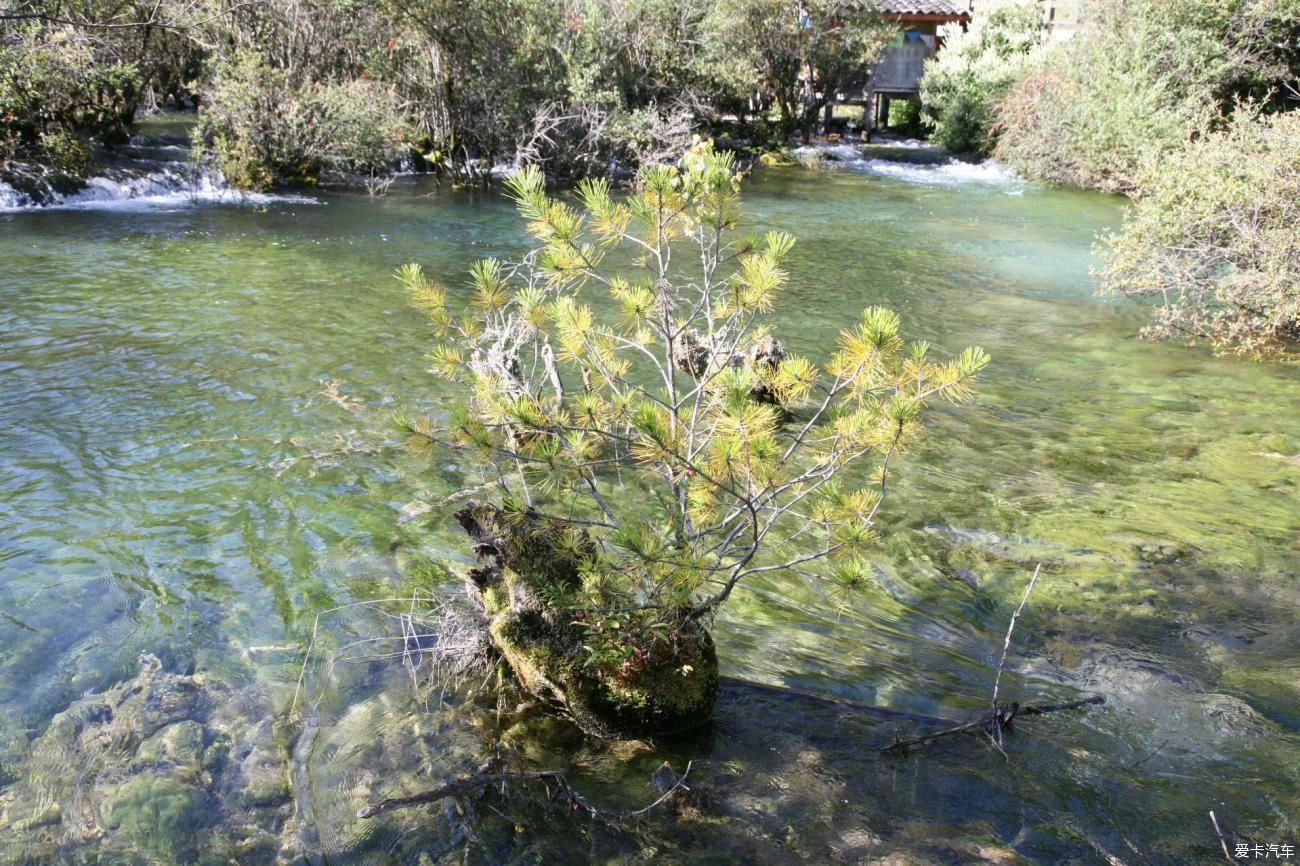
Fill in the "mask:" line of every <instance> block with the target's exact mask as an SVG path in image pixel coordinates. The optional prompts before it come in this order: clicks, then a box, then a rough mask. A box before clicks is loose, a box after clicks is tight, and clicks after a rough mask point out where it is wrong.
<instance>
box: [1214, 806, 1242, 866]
mask: <svg viewBox="0 0 1300 866" xmlns="http://www.w3.org/2000/svg"><path fill="white" fill-rule="evenodd" d="M1210 823H1211V824H1213V825H1214V832H1215V833H1217V834H1218V836H1219V845H1220V846H1222V847H1223V856H1224V857H1225V858H1227V861H1228V862H1229V863H1236V862H1237V861H1236V860H1233V859H1232V854H1230V853H1229V852H1228V841H1227V840H1226V839H1224V838H1223V831H1222V830H1220V829H1219V819H1218V818H1216V817H1214V810H1213V809H1211V810H1210Z"/></svg>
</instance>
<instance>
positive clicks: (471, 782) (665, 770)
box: [357, 761, 694, 821]
mask: <svg viewBox="0 0 1300 866" xmlns="http://www.w3.org/2000/svg"><path fill="white" fill-rule="evenodd" d="M693 763H694V762H693V761H687V762H686V772H684V773H682V774H681V775H680V776H678V775H677V774H676V773H675V772H673V770H672V768H671V767H669V766H668V764H667V762H665V763H664V764H663V765H661V766H660V767H659V769H658V770H656V771H655V772H654V773H653V774H652V775H651V784H653V785H654V787H655V790H657V791H662V793H661V794H660V796H659V799H657V800H655V801H654V802H653V803H651V804H650V805H648V806H643V807H641V808H640V809H636V810H634V811H631V812H609V811H606V810H604V809H600V808H597V807H596V806H594V805H592V804H591V802H590V801H589V800H587V798H585V797H583V796H582V795H581V794H579V793H578V791H577V790H576V789H575V788H574V787H573V785H571V784H570V783H569V780H568V779H567V778H566V777H565V775H564V774H563V773H561V772H560V771H559V770H532V771H521V772H507V773H492V772H487V771H486V769H480V771H479V772H477V773H474V774H473V775H470V776H462V777H461V778H459V779H453V780H451V781H450V782H447V783H446V784H443V785H439V786H438V787H436V788H434V789H433V790H430V791H423V792H421V793H419V794H411V795H410V796H408V797H390V798H389V799H387V800H380V801H379V802H378V803H370V804H368V805H366V806H363V807H361V808H360V809H358V810H357V817H358V818H372V817H374V816H375V815H378V814H379V813H380V812H387V811H389V810H391V809H402V808H405V807H407V806H419V805H421V804H423V803H436V802H437V801H439V800H445V799H446V798H448V797H464V796H466V795H468V794H473V793H476V792H478V791H481V790H483V789H484V788H487V787H490V786H492V785H506V784H509V783H511V782H538V781H541V782H550V783H551V784H553V785H555V791H554V792H553V793H552V794H551V797H552V799H554V798H555V797H556V796H559V795H561V794H562V795H563V796H564V797H565V799H567V800H568V801H569V803H570V804H572V805H573V806H574V808H576V809H578V810H580V811H583V812H586V813H587V814H588V815H590V816H591V817H593V818H600V819H602V820H605V821H619V820H626V819H628V818H636V817H639V816H641V815H644V814H645V813H647V812H649V811H650V810H651V809H653V808H655V807H656V806H658V805H659V804H660V803H663V802H664V801H665V800H667V799H668V798H669V797H671V796H672V795H673V794H674V793H676V792H677V791H678V790H679V789H680V790H684V791H689V790H690V789H689V788H687V787H686V777H687V776H689V775H690V773H691V766H692V764H693ZM484 766H485V768H486V767H487V766H489V765H484Z"/></svg>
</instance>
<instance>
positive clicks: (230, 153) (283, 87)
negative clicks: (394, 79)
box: [194, 54, 407, 189]
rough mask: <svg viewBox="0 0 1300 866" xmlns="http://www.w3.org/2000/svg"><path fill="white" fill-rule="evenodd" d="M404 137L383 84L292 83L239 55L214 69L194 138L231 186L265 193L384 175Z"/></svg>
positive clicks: (284, 74)
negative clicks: (280, 186) (350, 177)
mask: <svg viewBox="0 0 1300 866" xmlns="http://www.w3.org/2000/svg"><path fill="white" fill-rule="evenodd" d="M406 130H407V125H406V120H405V117H404V115H403V112H402V108H401V106H400V105H399V103H398V101H397V98H396V96H395V95H394V94H393V92H392V91H391V90H390V89H389V88H387V87H385V86H383V85H380V84H377V83H375V82H372V81H369V80H366V79H353V80H350V81H344V82H340V83H334V82H315V81H303V82H298V81H295V79H294V76H292V75H291V74H290V73H289V72H287V71H285V70H283V69H277V68H275V67H273V66H271V65H269V64H267V63H266V62H265V61H263V60H262V59H260V58H259V57H257V56H255V55H252V54H242V55H238V56H237V57H236V58H235V59H234V60H232V61H231V62H229V63H222V64H220V65H219V66H218V67H217V70H216V72H215V74H214V76H213V81H212V83H211V84H210V85H209V87H208V88H207V89H206V90H205V91H204V94H203V104H202V110H201V111H200V113H199V119H198V123H197V125H196V127H195V132H194V135H195V138H196V142H197V143H198V144H199V146H200V149H209V148H210V149H211V151H212V152H213V154H214V155H215V156H216V159H217V163H218V165H219V167H220V168H221V170H222V172H223V173H224V174H225V175H226V179H227V181H228V182H229V183H230V184H231V185H232V186H235V187H238V188H241V189H265V188H267V187H270V186H272V185H274V184H277V183H288V184H315V183H319V182H320V181H322V180H324V181H336V180H341V179H344V178H346V177H347V176H348V175H369V174H374V173H378V172H386V171H387V170H388V169H389V168H390V164H391V163H392V162H393V160H394V159H395V157H396V154H397V152H398V150H399V148H400V146H401V143H402V141H403V140H404V138H405V136H406Z"/></svg>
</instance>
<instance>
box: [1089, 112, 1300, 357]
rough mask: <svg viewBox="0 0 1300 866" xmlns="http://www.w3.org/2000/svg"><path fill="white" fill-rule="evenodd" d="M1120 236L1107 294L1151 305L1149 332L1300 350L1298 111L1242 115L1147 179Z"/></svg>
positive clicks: (1109, 253) (1243, 349)
mask: <svg viewBox="0 0 1300 866" xmlns="http://www.w3.org/2000/svg"><path fill="white" fill-rule="evenodd" d="M1139 185H1140V187H1141V189H1142V194H1141V195H1140V196H1139V197H1138V198H1137V201H1136V203H1135V205H1134V206H1133V208H1132V212H1131V213H1130V215H1129V217H1128V219H1127V220H1126V221H1125V223H1124V231H1123V232H1122V233H1121V234H1118V235H1112V236H1110V237H1108V238H1107V239H1106V240H1105V242H1104V244H1103V245H1102V248H1101V252H1102V255H1103V259H1104V267H1103V269H1102V271H1101V277H1102V280H1103V284H1104V287H1105V288H1106V290H1107V291H1110V292H1113V293H1119V294H1124V295H1138V296H1152V297H1155V298H1157V299H1159V300H1160V302H1161V303H1160V307H1159V309H1158V311H1157V313H1156V315H1155V318H1154V320H1153V322H1152V323H1151V325H1150V326H1149V327H1148V328H1147V333H1148V334H1149V335H1151V336H1154V337H1161V338H1174V339H1184V340H1200V341H1206V342H1208V343H1210V344H1211V345H1213V346H1214V348H1215V349H1216V350H1217V351H1220V352H1225V353H1236V354H1244V355H1257V356H1260V355H1286V354H1290V355H1294V354H1296V352H1297V349H1298V348H1300V231H1298V230H1297V226H1300V112H1297V111H1291V112H1286V113H1283V114H1276V115H1272V116H1264V117H1260V116H1258V114H1257V113H1256V112H1254V111H1247V110H1241V111H1238V112H1237V113H1236V114H1235V115H1234V116H1233V119H1232V123H1231V125H1230V126H1229V127H1228V128H1227V129H1225V130H1223V131H1221V132H1215V133H1212V134H1210V135H1207V136H1205V137H1203V138H1201V139H1199V140H1197V141H1195V142H1193V143H1191V144H1190V145H1189V146H1188V147H1187V148H1186V149H1184V150H1181V151H1177V152H1175V153H1174V154H1171V155H1169V156H1167V157H1165V158H1164V159H1162V160H1160V161H1159V162H1150V163H1148V164H1147V166H1146V167H1145V171H1144V172H1143V173H1142V175H1141V176H1140V178H1139Z"/></svg>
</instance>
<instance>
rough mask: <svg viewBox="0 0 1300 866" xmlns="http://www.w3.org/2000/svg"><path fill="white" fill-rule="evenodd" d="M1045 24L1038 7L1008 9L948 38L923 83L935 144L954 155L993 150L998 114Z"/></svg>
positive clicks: (1024, 4) (987, 15) (1021, 5)
mask: <svg viewBox="0 0 1300 866" xmlns="http://www.w3.org/2000/svg"><path fill="white" fill-rule="evenodd" d="M1041 19H1042V12H1041V10H1040V9H1039V7H1038V4H1036V3H1033V2H1023V0H1021V2H1011V3H1003V4H1001V5H997V6H993V7H992V8H991V9H988V10H987V11H985V10H983V9H981V13H980V14H979V15H977V16H976V17H975V19H974V21H972V22H971V24H970V29H969V30H968V31H967V32H965V33H960V32H959V33H954V34H950V35H948V36H947V38H946V42H945V45H944V49H943V51H941V52H939V54H938V55H936V56H935V57H934V58H933V59H931V60H929V61H927V62H926V66H925V76H924V77H923V78H922V79H921V109H922V119H923V121H924V122H925V124H926V125H927V126H929V127H930V128H931V129H932V130H933V133H932V137H933V138H934V140H935V141H938V142H939V143H940V144H942V145H943V146H944V147H945V148H947V149H948V150H949V151H951V152H953V153H971V152H978V153H987V152H989V151H990V150H991V149H992V145H993V140H992V136H991V125H992V121H993V108H994V106H995V105H996V104H997V102H998V100H999V99H1001V98H1002V96H1003V95H1004V94H1005V93H1006V92H1007V90H1008V89H1009V88H1010V87H1011V86H1012V85H1013V84H1014V83H1015V82H1016V80H1017V79H1018V78H1019V77H1021V76H1022V75H1023V74H1024V73H1025V71H1026V69H1027V68H1028V66H1029V64H1030V59H1031V57H1032V56H1033V54H1034V52H1036V51H1037V50H1038V36H1039V25H1040V22H1041Z"/></svg>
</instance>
